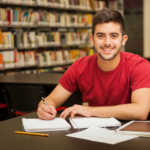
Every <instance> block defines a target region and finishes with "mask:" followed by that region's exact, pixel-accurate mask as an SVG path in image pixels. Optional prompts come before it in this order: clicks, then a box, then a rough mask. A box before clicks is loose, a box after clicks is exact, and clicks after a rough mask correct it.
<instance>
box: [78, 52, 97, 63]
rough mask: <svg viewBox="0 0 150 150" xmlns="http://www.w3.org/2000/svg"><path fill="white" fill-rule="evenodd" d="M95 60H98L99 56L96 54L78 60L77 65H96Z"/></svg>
mask: <svg viewBox="0 0 150 150" xmlns="http://www.w3.org/2000/svg"><path fill="white" fill-rule="evenodd" d="M95 60H97V54H94V55H92V56H85V57H83V58H80V59H78V60H77V61H76V63H77V64H78V65H83V64H84V65H86V64H89V63H92V62H93V63H94V62H95Z"/></svg>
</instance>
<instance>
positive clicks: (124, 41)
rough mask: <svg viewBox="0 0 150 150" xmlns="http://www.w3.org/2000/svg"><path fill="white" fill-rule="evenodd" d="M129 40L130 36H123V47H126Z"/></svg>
mask: <svg viewBox="0 0 150 150" xmlns="http://www.w3.org/2000/svg"><path fill="white" fill-rule="evenodd" d="M127 40H128V36H127V35H124V36H123V40H122V46H125V44H126V42H127Z"/></svg>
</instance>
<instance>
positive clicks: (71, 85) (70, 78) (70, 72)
mask: <svg viewBox="0 0 150 150" xmlns="http://www.w3.org/2000/svg"><path fill="white" fill-rule="evenodd" d="M59 83H60V84H61V85H62V86H63V87H64V88H65V89H66V90H68V91H69V92H72V93H73V92H75V91H76V90H77V88H78V82H77V61H76V62H74V63H73V64H72V65H71V66H70V67H69V68H68V69H67V71H66V72H65V73H64V74H63V76H62V77H61V78H60V79H59Z"/></svg>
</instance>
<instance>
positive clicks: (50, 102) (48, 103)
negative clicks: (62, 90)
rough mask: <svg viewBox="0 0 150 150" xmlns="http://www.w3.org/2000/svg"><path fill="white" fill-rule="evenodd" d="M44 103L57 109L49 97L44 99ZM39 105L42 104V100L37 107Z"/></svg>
mask: <svg viewBox="0 0 150 150" xmlns="http://www.w3.org/2000/svg"><path fill="white" fill-rule="evenodd" d="M45 101H46V103H47V105H49V106H54V107H55V108H57V106H56V104H55V103H54V102H53V100H52V99H51V98H50V97H46V98H45ZM41 104H44V102H43V100H41V101H40V102H39V104H38V107H40V105H41Z"/></svg>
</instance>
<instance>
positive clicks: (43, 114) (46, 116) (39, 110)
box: [37, 108, 53, 120]
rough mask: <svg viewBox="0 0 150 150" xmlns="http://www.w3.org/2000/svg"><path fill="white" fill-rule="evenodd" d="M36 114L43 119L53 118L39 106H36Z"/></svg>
mask: <svg viewBox="0 0 150 150" xmlns="http://www.w3.org/2000/svg"><path fill="white" fill-rule="evenodd" d="M37 115H38V117H39V119H43V120H51V119H53V115H51V114H50V113H48V112H45V111H43V110H42V109H41V108H38V112H37Z"/></svg>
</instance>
